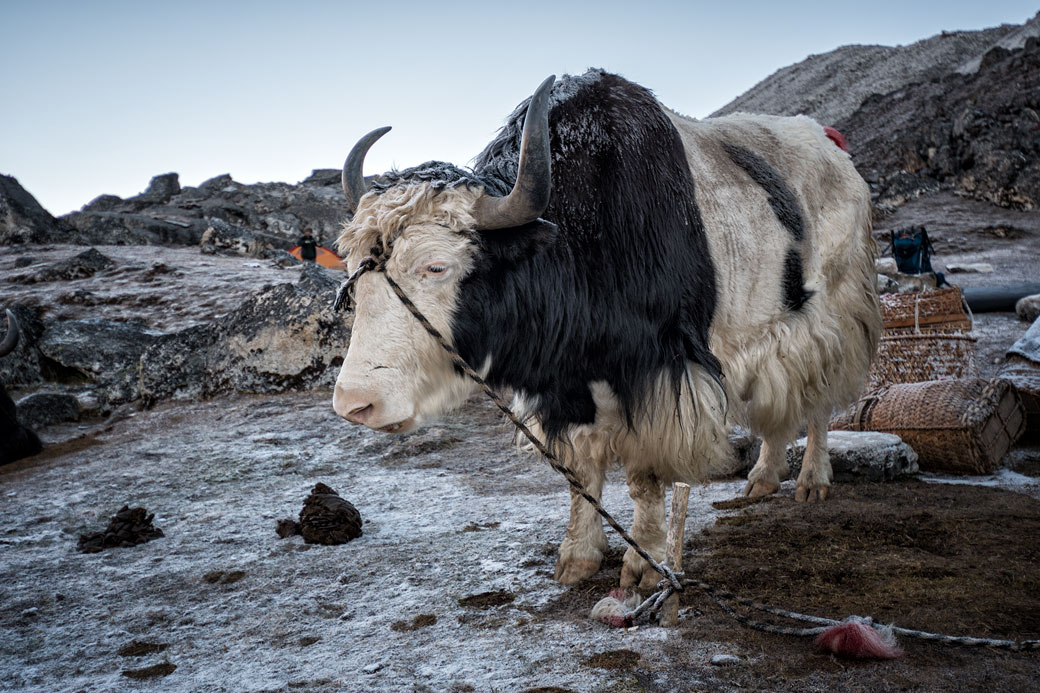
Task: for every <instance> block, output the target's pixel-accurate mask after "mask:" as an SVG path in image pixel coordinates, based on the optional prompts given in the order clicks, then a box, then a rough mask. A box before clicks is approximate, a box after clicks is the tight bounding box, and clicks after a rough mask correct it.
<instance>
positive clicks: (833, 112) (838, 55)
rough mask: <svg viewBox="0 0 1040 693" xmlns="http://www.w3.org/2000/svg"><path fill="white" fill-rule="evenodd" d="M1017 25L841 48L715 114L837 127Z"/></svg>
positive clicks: (790, 69) (781, 73)
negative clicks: (790, 118) (800, 119)
mask: <svg viewBox="0 0 1040 693" xmlns="http://www.w3.org/2000/svg"><path fill="white" fill-rule="evenodd" d="M1018 29H1020V27H1019V26H1015V25H1012V24H1004V25H1002V26H998V27H993V28H991V29H984V30H982V31H952V32H947V31H944V32H943V33H942V34H939V35H937V36H932V37H931V38H927V39H923V40H921V41H916V42H914V43H911V44H910V45H908V46H858V45H856V46H842V47H840V48H836V49H835V50H833V51H828V52H827V53H822V54H820V55H811V56H809V57H808V58H806V59H805V60H803V61H801V62H799V63H795V64H794V65H788V66H787V67H784V68H781V69H779V70H777V71H776V72H774V73H773V74H772V75H770V76H769V77H767V78H765V79H764V80H762V81H761V82H759V83H758V84H756V85H755V86H753V87H752V88H751V89H749V90H747V91H746V92H744V93H743V94H741V95H740V96H738V97H737V98H736V99H734V100H733V101H731V102H730V103H728V104H726V105H725V106H723V107H722V108H720V109H719V110H717V111H715V112H714V113H712V114H711V115H712V116H720V115H726V114H729V113H736V112H738V111H745V112H748V113H770V114H773V115H798V114H804V115H808V116H812V117H813V118H815V119H816V120H818V121H820V122H821V123H823V124H824V125H834V124H835V123H837V122H839V121H843V120H845V119H846V118H848V117H849V116H851V115H852V114H853V113H855V112H856V109H858V108H859V107H860V105H862V103H863V102H864V101H865V100H866V99H867V98H869V97H871V96H872V95H874V94H887V93H889V92H892V91H895V90H897V89H902V88H905V87H907V86H908V85H911V84H915V83H917V82H925V81H928V80H930V79H935V78H939V77H942V76H944V75H946V74H948V73H950V72H952V71H953V70H955V69H956V68H957V67H958V66H959V65H960V64H961V63H962V62H963V61H964V60H965V58H966V57H967V56H977V55H981V54H983V53H985V52H986V51H987V50H989V49H990V48H992V47H993V45H994V44H995V43H997V42H998V41H1000V40H1001V39H1002V38H1004V37H1005V36H1007V35H1009V34H1011V33H1013V32H1015V31H1017V30H1018ZM839 129H840V128H839ZM845 134H846V135H847V134H848V133H845Z"/></svg>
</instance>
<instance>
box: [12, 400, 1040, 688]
mask: <svg viewBox="0 0 1040 693" xmlns="http://www.w3.org/2000/svg"><path fill="white" fill-rule="evenodd" d="M77 433H78V434H80V435H79V437H74V434H77ZM70 436H73V437H70ZM47 437H48V438H49V439H50V440H49V442H54V444H53V445H52V446H51V447H50V448H49V449H48V450H47V451H45V453H43V454H42V455H40V456H38V457H36V458H32V459H30V460H25V461H22V462H20V463H16V464H14V465H9V466H8V467H6V468H3V469H0V497H2V498H3V505H2V507H0V527H2V529H0V689H4V690H27V691H40V692H41V693H42V692H47V693H50V692H52V691H110V690H192V691H195V690H201V691H274V690H279V691H284V690H336V691H352V690H373V691H400V690H420V691H425V690H434V691H441V690H457V691H491V690H501V691H505V690H526V689H531V688H537V687H549V686H556V687H559V688H562V689H566V690H572V691H592V690H617V689H619V688H617V687H620V690H630V689H629V688H626V687H625V686H628V685H630V684H631V681H632V680H633V678H632V677H633V674H632V673H631V671H616V670H611V669H604V668H601V667H597V666H593V665H591V664H590V663H589V660H590V658H591V657H593V656H594V655H596V654H601V653H615V654H616V653H617V652H619V651H620V652H625V651H628V652H633V653H636V655H638V658H639V659H638V661H639V672H640V673H639V676H640V677H641V678H640V679H639V680H640V681H642V683H641V684H640V685H641V686H643V687H642V688H639V689H638V690H659V691H663V690H675V689H676V686H677V685H679V682H681V685H682V686H688V687H689V689H691V690H696V689H708V690H719V689H725V690H735V689H736V688H738V687H739V686H734V685H732V682H730V681H727V680H726V679H723V678H717V672H718V671H719V669H718V667H714V666H712V665H710V664H709V661H710V659H711V657H712V656H713V655H715V654H721V653H739V654H740V655H741V656H742V657H743V660H742V661H744V662H747V664H748V665H749V666H750V665H754V666H756V667H761V666H764V665H765V663H764V662H760V661H758V660H759V659H761V658H762V656H763V655H762V654H761V653H757V654H753V653H752V654H749V653H747V652H744V651H742V647H741V646H740V645H739V644H736V643H738V642H739V639H738V640H737V641H732V640H731V641H730V642H726V641H725V640H723V641H713V640H709V639H704V638H699V637H693V638H691V637H690V634H689V633H686V634H680V632H679V631H676V630H665V629H662V628H659V627H656V626H645V625H644V626H641V627H639V628H637V629H635V630H615V629H610V628H607V627H606V626H603V625H601V624H598V623H594V622H591V621H589V620H588V618H587V609H588V604H591V603H592V602H593V601H594V600H595V599H597V598H599V597H600V596H605V592H606V590H607V589H609V587H608V586H607V585H608V584H611V583H612V581H613V584H616V570H617V566H616V565H614V568H613V570H614V573H615V574H614V575H613V576H606V577H604V576H601V577H600V578H599V579H597V581H595V582H594V583H593V584H592V585H590V586H586V587H583V588H575V589H574V590H569V589H568V588H564V587H562V586H561V585H559V584H557V583H555V582H554V581H553V580H552V568H553V563H554V560H555V550H556V545H557V543H558V542H559V540H560V539H561V538H562V534H563V529H564V527H565V525H566V522H567V516H566V508H567V491H566V486H565V483H564V482H563V480H562V479H561V478H559V477H558V476H557V475H556V473H555V472H553V471H552V470H550V469H549V468H548V467H547V466H546V465H544V464H543V463H540V462H538V461H536V460H534V459H531V458H529V457H526V456H525V455H522V454H520V453H518V452H516V450H515V449H514V448H513V446H512V444H511V434H510V431H509V430H508V427H507V426H506V425H505V424H504V423H502V422H501V421H499V417H498V416H497V414H496V413H495V412H493V411H492V410H491V408H490V407H489V406H487V405H484V404H482V403H479V402H477V403H473V404H471V405H469V406H467V408H466V409H464V410H463V411H462V412H460V413H459V414H458V415H456V416H454V417H452V418H450V419H448V420H446V421H445V422H444V423H443V424H442V425H440V426H436V427H434V428H431V429H427V430H426V431H423V432H420V433H417V434H414V435H412V436H410V437H406V438H399V437H390V436H385V435H382V434H377V433H374V432H371V431H368V430H367V429H363V428H360V427H356V426H348V425H346V424H345V423H344V422H343V421H341V420H340V419H338V418H337V417H336V416H335V415H334V414H333V413H332V410H331V406H330V403H329V396H328V393H324V392H318V393H304V394H292V395H279V396H263V397H261V396H250V397H233V398H227V399H220V400H213V401H209V402H205V403H201V404H200V403H188V404H170V405H164V406H160V407H157V408H155V409H153V410H151V411H142V412H137V413H135V414H132V415H130V416H127V417H126V418H123V419H121V420H118V421H113V422H111V423H109V424H107V425H99V426H96V427H91V428H89V429H87V430H80V429H78V428H77V427H75V426H69V427H65V428H54V429H50V431H49V433H48V436H47ZM58 441H64V442H58ZM318 481H322V482H324V483H326V484H329V485H330V486H332V487H333V488H335V489H336V490H338V491H339V492H340V493H341V495H342V496H343V497H345V498H347V499H349V500H350V501H352V502H353V503H354V504H355V505H356V506H357V507H358V509H359V510H360V512H361V514H362V517H363V518H364V521H365V524H364V536H362V537H361V538H359V539H357V540H355V541H353V542H351V543H349V544H346V545H343V546H331V547H330V546H310V545H307V544H304V543H303V541H302V539H301V538H300V537H293V538H289V539H280V538H279V537H278V536H277V534H276V533H275V523H276V521H277V520H278V519H280V518H283V517H294V516H295V515H296V514H297V513H298V512H299V510H300V507H301V504H302V500H303V498H304V497H305V496H306V495H307V493H308V491H309V489H310V488H311V487H312V486H313V485H314V484H315V483H317V482H318ZM787 483H788V484H790V482H787ZM998 483H1000V485H1002V486H1006V487H1007V486H1010V487H1013V488H1016V489H1017V490H1022V491H1026V492H1027V493H1029V494H1030V495H1032V496H1033V497H1034V498H1036V497H1040V486H1038V485H1037V484H1036V482H1035V480H1034V479H1031V478H1030V477H1024V476H1022V475H1013V474H1010V475H1009V474H1005V475H1004V476H1002V477H1000V478H999V479H998ZM742 486H743V482H742V481H739V480H733V481H723V482H716V483H713V484H711V485H708V486H702V487H695V488H694V489H693V493H692V494H691V500H690V517H689V519H688V521H687V536H688V537H689V536H692V535H694V534H695V533H696V532H698V531H699V530H700V529H701V528H702V527H705V526H707V525H711V524H714V522H715V519H716V517H717V516H718V515H719V514H720V511H718V510H715V509H713V508H712V506H711V503H712V502H714V501H718V500H724V499H729V498H733V497H734V496H735V495H737V494H738V493H739V491H740V489H741V488H742ZM786 491H787V495H790V489H786ZM605 502H606V505H607V507H608V508H609V509H611V510H613V511H614V512H615V514H616V516H617V517H618V518H619V519H620V520H621V521H622V522H623V523H625V524H627V523H629V522H630V521H631V504H630V502H629V500H628V498H627V494H626V492H625V487H624V484H623V483H622V481H621V480H620V478H619V477H617V476H616V475H615V476H614V477H613V478H612V481H611V482H610V483H608V487H607V490H606V493H605ZM123 504H129V505H131V506H137V505H141V506H144V507H146V508H147V509H148V510H149V511H150V512H154V513H155V524H156V525H157V526H158V527H160V528H161V529H162V530H163V532H165V537H164V538H161V539H157V540H154V541H152V542H150V543H147V544H143V545H139V546H136V547H132V548H120V549H111V550H107V551H104V552H102V553H98V554H82V553H78V552H77V551H76V541H77V537H78V535H79V534H80V533H84V532H88V531H97V530H100V529H103V528H104V526H105V525H106V524H107V520H108V518H109V517H110V516H111V515H113V514H114V513H115V512H116V511H117V510H118V509H119V508H120V507H121V506H122V505H123ZM610 540H611V544H612V547H613V548H612V552H611V553H612V557H611V561H612V562H613V563H614V564H616V563H617V562H618V559H619V557H620V552H621V548H622V547H621V542H620V540H619V539H618V538H617V537H613V536H612V537H611V538H610ZM583 590H584V591H583ZM488 592H497V593H499V594H498V595H496V597H497V598H493V599H491V600H490V601H492V602H495V601H497V602H507V603H500V604H498V605H492V606H486V605H485V606H486V608H480V607H473V606H463V605H460V603H459V600H460V599H463V598H465V597H469V596H474V595H482V594H484V593H488ZM510 598H511V599H512V601H511V602H510V601H509V600H510ZM582 599H584V600H585V601H584V602H582ZM575 604H583V605H580V606H576V605H575ZM705 608H709V609H710V607H705ZM699 613H700V612H699V611H697V610H696V609H687V610H684V612H683V613H682V620H686V619H690V618H698V617H699V616H698V614H699ZM420 616H421V617H422V618H419V619H418V621H417V620H416V619H417V617H420ZM431 616H432V618H431ZM431 622H432V623H431ZM423 624H428V625H423ZM135 643H138V644H139V643H146V644H148V645H151V646H155V647H142V646H140V645H138V649H143V650H158V651H152V652H148V653H146V654H145V655H144V656H130V655H128V654H127V650H126V649H125V648H128V647H132V646H134V644H135ZM789 646H790V647H795V648H811V645H809V644H808V643H805V642H803V641H798V640H794V641H792V642H791V643H790V645H789ZM160 648H162V649H161V650H160ZM163 665H172V667H171V666H165V669H159V670H157V669H152V670H150V671H151V672H152V678H145V679H131V678H129V677H128V676H127V675H125V672H131V673H133V672H140V671H142V670H143V671H144V672H146V673H147V672H148V671H149V669H148V668H149V667H156V666H163ZM737 666H743V664H738V665H737ZM174 667H175V668H174ZM164 674H165V675H164ZM828 676H831V675H830V674H828ZM830 680H831V681H832V682H834V683H837V682H838V679H830ZM762 685H763V687H766V688H770V689H775V687H774V685H772V684H767V682H765V681H763V682H762ZM780 689H782V687H781V688H780ZM811 689H812V690H817V688H811Z"/></svg>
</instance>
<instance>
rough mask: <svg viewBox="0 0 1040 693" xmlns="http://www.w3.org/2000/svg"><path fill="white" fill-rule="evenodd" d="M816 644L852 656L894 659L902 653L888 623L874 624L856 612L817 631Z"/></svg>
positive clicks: (857, 657)
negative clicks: (856, 614) (885, 624)
mask: <svg viewBox="0 0 1040 693" xmlns="http://www.w3.org/2000/svg"><path fill="white" fill-rule="evenodd" d="M816 645H817V647H820V648H821V649H824V650H827V651H829V652H833V653H834V654H836V655H838V656H839V657H853V658H856V659H895V658H896V657H901V656H902V655H903V650H901V649H900V648H899V646H898V645H897V644H896V636H895V634H893V633H892V629H891V627H885V626H875V625H874V624H873V622H872V621H870V620H868V619H862V618H859V617H858V616H850V617H849V618H847V619H845V620H844V621H842V622H841V623H839V624H838V625H836V626H834V627H833V628H829V629H827V630H826V631H824V632H822V633H820V635H819V636H817V638H816Z"/></svg>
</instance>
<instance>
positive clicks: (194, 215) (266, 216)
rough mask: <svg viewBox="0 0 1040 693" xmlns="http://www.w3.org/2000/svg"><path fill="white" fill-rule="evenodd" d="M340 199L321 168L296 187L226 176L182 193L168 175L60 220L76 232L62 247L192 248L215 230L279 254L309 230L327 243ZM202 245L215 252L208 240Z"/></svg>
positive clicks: (339, 216) (341, 212) (340, 215)
mask: <svg viewBox="0 0 1040 693" xmlns="http://www.w3.org/2000/svg"><path fill="white" fill-rule="evenodd" d="M337 176H338V174H337ZM342 198H343V193H342V190H341V189H340V187H339V180H338V178H335V180H334V179H333V176H331V175H330V174H329V172H328V171H324V170H319V171H315V172H314V173H313V174H312V175H311V176H310V177H308V178H307V179H306V180H304V181H303V182H302V183H300V184H299V185H291V184H287V183H258V184H255V185H245V184H242V183H236V182H235V181H234V180H232V178H231V176H229V175H227V174H224V175H220V176H216V177H215V178H211V179H210V180H207V181H206V182H204V183H202V184H201V185H199V186H198V187H186V188H182V187H181V186H180V183H179V179H178V176H177V174H176V173H167V174H163V175H161V176H156V177H155V178H153V179H152V181H151V183H150V184H149V186H148V189H147V190H146V191H145V192H143V193H141V194H140V195H136V196H134V197H130V198H127V199H125V200H124V199H122V198H119V197H116V196H115V195H102V196H100V197H98V198H96V199H95V200H93V201H92V202H90V203H89V204H88V205H86V206H85V207H84V208H83V209H82V210H81V211H79V212H74V213H72V214H69V215H66V216H65V217H62V219H63V220H64V221H65V222H67V223H68V225H70V226H71V227H72V228H73V229H74V230H75V231H74V233H72V234H70V236H69V238H70V241H68V242H75V243H91V244H117V245H122V244H165V245H198V244H199V243H200V241H203V236H204V235H205V234H207V232H210V237H211V236H212V235H213V233H212V230H214V229H215V230H216V232H217V233H218V235H221V236H224V237H227V236H229V235H239V236H245V235H251V238H253V239H255V240H257V241H258V242H259V243H261V244H262V245H263V246H264V247H271V248H283V249H284V248H289V247H292V246H293V245H296V243H295V241H296V239H298V238H299V237H300V236H301V235H303V232H304V231H305V230H308V229H309V230H310V231H311V232H312V233H313V234H314V236H315V237H316V238H318V239H320V240H321V241H322V242H325V243H331V242H332V240H333V239H334V238H335V237H336V236H337V235H338V234H339V227H340V224H342V222H343V220H344V217H345V216H346V210H345V205H344V204H343V202H342ZM204 247H207V248H209V249H213V248H218V247H219V246H215V245H214V244H212V243H210V242H208V239H207V241H205V242H204Z"/></svg>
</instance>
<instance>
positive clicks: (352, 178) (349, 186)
mask: <svg viewBox="0 0 1040 693" xmlns="http://www.w3.org/2000/svg"><path fill="white" fill-rule="evenodd" d="M388 132H390V127H389V126H387V127H384V128H379V129H377V130H373V131H372V132H370V133H368V134H367V135H365V136H364V137H362V138H361V139H360V140H358V142H357V144H355V145H354V148H353V149H351V150H350V154H348V155H347V160H346V161H345V162H344V163H343V194H344V195H346V197H347V205H348V206H349V207H350V213H351V214H353V213H354V211H355V210H357V206H358V202H359V201H360V200H361V197H362V195H364V194H365V193H367V192H368V186H367V185H366V184H365V176H364V175H362V173H361V168H362V167H363V166H364V165H365V154H368V150H369V148H370V147H371V146H372V145H373V144H375V142H376V140H378V139H379V138H380V137H382V136H383V135H385V134H386V133H388Z"/></svg>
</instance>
